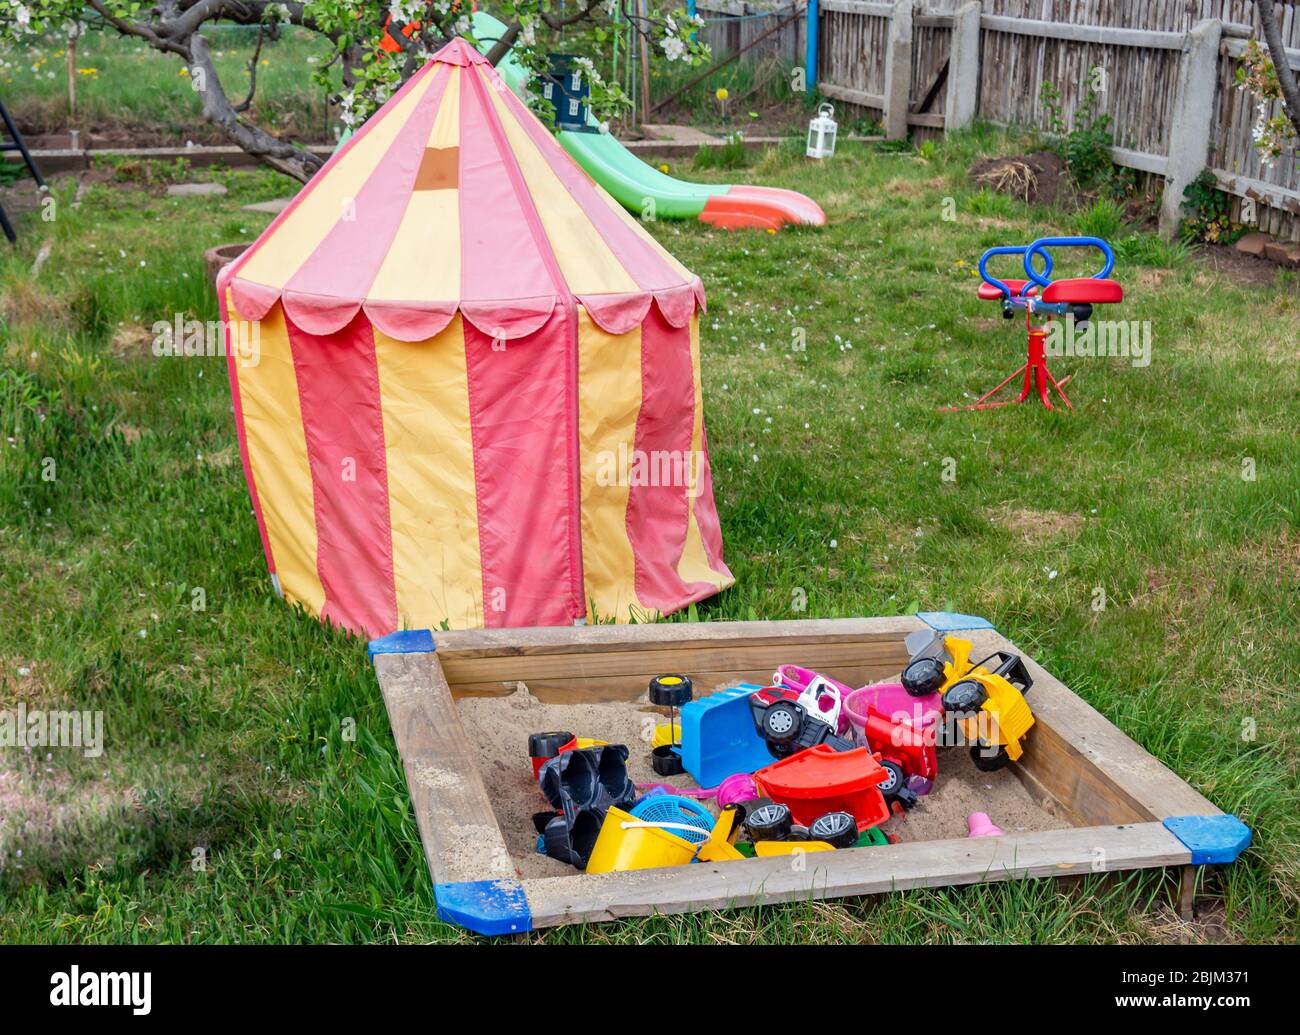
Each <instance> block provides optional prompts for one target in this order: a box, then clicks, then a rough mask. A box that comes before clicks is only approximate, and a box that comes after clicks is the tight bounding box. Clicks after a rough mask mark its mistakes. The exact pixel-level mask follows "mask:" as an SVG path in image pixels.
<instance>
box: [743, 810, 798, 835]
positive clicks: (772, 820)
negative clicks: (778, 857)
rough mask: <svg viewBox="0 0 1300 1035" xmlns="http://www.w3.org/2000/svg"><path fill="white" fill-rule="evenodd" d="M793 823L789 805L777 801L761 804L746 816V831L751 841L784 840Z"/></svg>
mask: <svg viewBox="0 0 1300 1035" xmlns="http://www.w3.org/2000/svg"><path fill="white" fill-rule="evenodd" d="M793 825H794V819H793V818H792V817H791V815H790V809H789V806H786V805H781V804H779V803H777V802H771V803H769V804H767V805H760V806H759V807H758V808H756V809H751V810H750V811H749V813H748V814H746V816H745V832H746V833H748V834H749V839H750V840H751V841H784V840H785V839H786V837H788V836H789V834H790V828H791V827H792V826H793Z"/></svg>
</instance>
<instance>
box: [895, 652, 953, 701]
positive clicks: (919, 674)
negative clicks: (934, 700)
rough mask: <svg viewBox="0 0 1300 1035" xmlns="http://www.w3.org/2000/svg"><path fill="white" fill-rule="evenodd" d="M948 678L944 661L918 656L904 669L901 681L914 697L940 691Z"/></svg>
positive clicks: (926, 695) (927, 695)
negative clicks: (944, 669) (945, 673)
mask: <svg viewBox="0 0 1300 1035" xmlns="http://www.w3.org/2000/svg"><path fill="white" fill-rule="evenodd" d="M946 679H947V677H946V676H945V675H944V674H943V663H942V662H940V661H939V660H938V659H937V658H917V659H916V660H915V661H913V662H912V663H911V664H910V665H908V666H907V668H905V669H903V676H902V679H901V680H900V682H901V683H902V684H903V689H904V690H906V691H907V692H908V693H909V694H911V695H912V696H913V697H929V696H930V694H933V693H937V692H938V690H939V687H941V686H943V684H944V682H945V680H946Z"/></svg>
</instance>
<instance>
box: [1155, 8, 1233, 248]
mask: <svg viewBox="0 0 1300 1035" xmlns="http://www.w3.org/2000/svg"><path fill="white" fill-rule="evenodd" d="M1222 37H1223V22H1221V21H1219V20H1218V19H1217V18H1209V19H1206V20H1205V21H1202V22H1197V23H1196V25H1195V26H1194V27H1193V28H1192V31H1191V32H1189V33H1188V34H1187V44H1186V46H1185V47H1184V49H1183V57H1182V61H1181V62H1180V63H1179V67H1178V92H1177V94H1176V95H1175V96H1174V110H1173V121H1172V123H1171V124H1170V127H1169V164H1168V166H1167V168H1166V170H1165V192H1164V197H1163V198H1162V199H1161V202H1160V232H1161V233H1162V234H1164V235H1165V236H1166V237H1170V238H1172V237H1176V236H1177V234H1178V230H1179V227H1180V225H1181V223H1182V215H1183V191H1185V190H1186V189H1187V185H1188V184H1190V183H1191V182H1192V181H1193V180H1194V179H1196V177H1197V176H1199V175H1200V173H1201V170H1202V169H1204V168H1205V163H1206V160H1207V159H1208V157H1209V153H1210V130H1211V128H1212V125H1213V120H1214V93H1215V89H1216V88H1217V86H1218V73H1219V41H1220V40H1221V39H1222Z"/></svg>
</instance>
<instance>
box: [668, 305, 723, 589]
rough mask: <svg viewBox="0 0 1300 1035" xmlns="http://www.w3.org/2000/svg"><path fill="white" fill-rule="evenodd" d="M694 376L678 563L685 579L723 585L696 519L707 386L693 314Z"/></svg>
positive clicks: (698, 332)
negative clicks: (684, 514) (682, 543)
mask: <svg viewBox="0 0 1300 1035" xmlns="http://www.w3.org/2000/svg"><path fill="white" fill-rule="evenodd" d="M691 379H692V380H693V381H694V383H695V424H694V426H693V427H692V428H691V464H690V472H691V485H690V489H689V490H688V492H687V502H688V503H689V504H690V510H689V516H688V518H687V524H686V545H685V547H684V548H683V550H682V556H681V560H679V561H678V562H677V574H678V575H680V576H681V578H682V580H683V581H684V582H711V583H713V585H715V586H718V587H719V588H721V586H722V585H723V583H724V582H725V581H726V580H725V579H724V577H723V576H722V574H721V573H719V572H716V571H714V570H713V569H712V568H711V567H709V560H708V556H707V554H705V552H704V538H703V537H702V536H701V535H700V526H699V523H698V522H697V521H696V520H695V498H696V495H697V494H698V493H699V491H700V484H699V479H700V472H701V471H702V470H703V464H704V387H703V382H702V380H701V377H700V321H699V320H698V319H697V318H695V317H691Z"/></svg>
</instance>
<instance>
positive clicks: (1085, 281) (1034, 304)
mask: <svg viewBox="0 0 1300 1035" xmlns="http://www.w3.org/2000/svg"><path fill="white" fill-rule="evenodd" d="M1052 247H1091V248H1099V249H1100V250H1101V252H1102V254H1103V255H1105V256H1106V264H1105V266H1104V267H1103V269H1102V271H1101V272H1100V273H1099V274H1097V275H1096V276H1093V277H1078V278H1068V279H1065V280H1058V281H1052V280H1050V279H1048V278H1049V275H1050V274H1051V272H1052V268H1053V265H1054V262H1053V259H1052V254H1051V252H1050V251H1049V250H1048V249H1049V248H1052ZM996 255H1021V256H1023V257H1024V264H1025V271H1026V272H1027V273H1028V274H1029V276H1030V278H1031V279H1029V280H1006V281H1003V280H999V279H998V278H997V277H994V276H993V275H992V274H990V273H989V272H988V261H989V259H991V258H993V257H994V256H996ZM1038 255H1041V256H1042V257H1043V261H1044V269H1043V271H1042V272H1041V273H1040V272H1039V271H1038V270H1036V269H1035V268H1034V257H1035V256H1038ZM1114 267H1115V253H1114V251H1113V250H1112V249H1111V247H1110V245H1109V244H1107V243H1106V242H1105V241H1103V240H1101V239H1100V238H1097V237H1047V238H1043V239H1042V240H1040V241H1035V242H1034V243H1033V244H1031V245H1029V246H1027V247H1002V248H990V249H989V250H988V251H987V252H985V253H984V255H983V256H981V258H980V275H981V276H982V277H983V278H984V283H983V284H981V285H980V288H979V297H980V298H981V299H984V300H985V301H1001V302H1002V314H1003V316H1005V317H1006V318H1007V319H1011V318H1013V317H1014V316H1015V315H1016V314H1017V313H1018V312H1023V313H1024V314H1025V325H1026V327H1027V328H1028V331H1029V354H1028V358H1027V359H1026V361H1025V364H1024V366H1022V367H1020V369H1018V370H1017V371H1016V372H1015V373H1014V374H1012V375H1011V376H1010V377H1007V378H1006V379H1004V380H1003V381H1002V382H1001V383H1000V384H998V385H997V387H995V388H993V389H990V390H989V391H987V392H985V393H984V394H983V395H981V396H980V397H979V398H978V399H977V400H975V402H973V403H970V404H969V405H966V406H947V407H944V408H943V409H942V410H941V411H940V412H942V413H958V412H961V411H963V410H993V409H997V408H998V407H1000V406H1011V405H1014V404H1015V403H1022V402H1024V401H1025V400H1026V399H1028V398H1029V396H1030V393H1031V392H1036V393H1037V395H1038V399H1039V401H1040V402H1041V403H1042V404H1043V405H1044V406H1045V407H1047V409H1049V410H1052V409H1055V407H1054V406H1053V405H1052V400H1051V397H1050V391H1049V388H1054V389H1056V393H1057V394H1058V395H1059V396H1060V397H1061V400H1062V401H1063V402H1064V403H1065V406H1066V408H1067V409H1069V410H1070V411H1073V410H1074V406H1073V405H1072V404H1071V402H1070V398H1069V396H1067V395H1066V394H1065V386H1066V385H1067V384H1069V382H1070V377H1065V378H1062V379H1061V380H1060V381H1058V380H1057V379H1056V378H1055V377H1054V376H1053V375H1052V372H1051V371H1050V370H1049V369H1048V368H1047V335H1048V326H1047V325H1045V324H1036V323H1035V320H1034V317H1035V316H1036V315H1045V316H1047V318H1048V319H1049V320H1051V319H1058V318H1066V317H1070V316H1073V317H1074V318H1075V320H1076V321H1078V322H1080V323H1085V324H1086V323H1087V322H1088V321H1089V320H1090V319H1091V318H1092V309H1093V306H1095V305H1108V304H1111V303H1115V302H1122V301H1124V289H1123V288H1122V287H1121V286H1120V285H1119V284H1118V283H1117V282H1116V281H1114V280H1110V279H1108V278H1109V275H1110V273H1111V271H1112V270H1113V269H1114ZM1022 376H1023V378H1024V383H1023V385H1022V387H1021V390H1020V395H1019V396H1018V397H1017V398H1016V399H1003V400H1001V401H1000V402H994V401H991V400H992V399H993V397H994V396H995V395H997V394H998V393H999V392H1000V391H1002V389H1004V388H1006V386H1007V385H1009V384H1011V382H1012V381H1015V380H1016V379H1017V378H1019V377H1022ZM1071 376H1073V375H1071Z"/></svg>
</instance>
